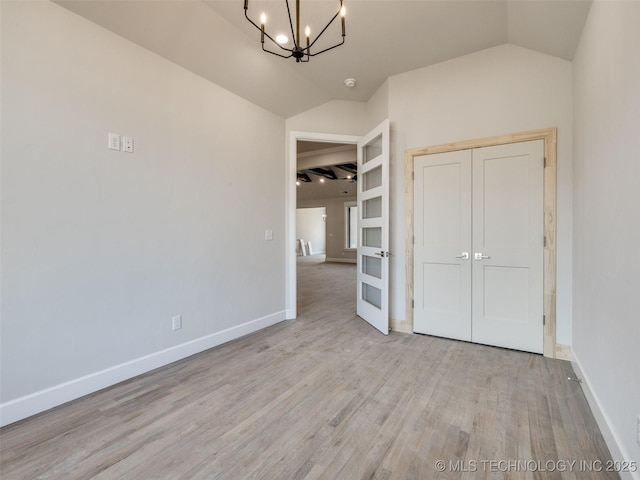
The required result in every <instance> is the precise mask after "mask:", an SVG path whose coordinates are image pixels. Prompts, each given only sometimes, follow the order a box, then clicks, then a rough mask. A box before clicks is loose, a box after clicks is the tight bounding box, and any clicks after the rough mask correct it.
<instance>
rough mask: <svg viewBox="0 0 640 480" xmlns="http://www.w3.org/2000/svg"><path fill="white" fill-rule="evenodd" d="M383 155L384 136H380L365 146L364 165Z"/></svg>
mask: <svg viewBox="0 0 640 480" xmlns="http://www.w3.org/2000/svg"><path fill="white" fill-rule="evenodd" d="M381 154H382V135H378V136H377V137H376V138H374V139H373V140H371V141H370V142H369V143H367V144H366V145H365V146H364V152H363V155H362V163H367V162H369V161H371V160H373V159H374V158H376V157H378V156H380V155H381Z"/></svg>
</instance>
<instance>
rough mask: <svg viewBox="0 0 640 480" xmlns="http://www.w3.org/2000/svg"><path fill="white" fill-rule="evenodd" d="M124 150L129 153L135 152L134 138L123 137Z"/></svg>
mask: <svg viewBox="0 0 640 480" xmlns="http://www.w3.org/2000/svg"><path fill="white" fill-rule="evenodd" d="M122 151H123V152H127V153H133V138H131V137H122Z"/></svg>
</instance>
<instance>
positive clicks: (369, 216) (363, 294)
mask: <svg viewBox="0 0 640 480" xmlns="http://www.w3.org/2000/svg"><path fill="white" fill-rule="evenodd" d="M357 206H358V261H357V264H358V273H357V282H358V289H357V292H358V293H357V295H358V297H357V300H356V310H357V313H358V316H360V317H362V318H363V319H364V320H366V321H367V322H368V323H370V324H371V325H372V326H373V327H375V328H377V329H378V330H379V331H380V332H382V333H384V334H385V335H387V334H388V333H389V255H390V254H389V120H385V121H384V122H382V123H381V124H380V125H378V126H377V127H376V128H374V129H373V130H372V131H371V132H369V134H367V135H366V136H364V137H363V138H362V140H360V141H359V142H358V198H357Z"/></svg>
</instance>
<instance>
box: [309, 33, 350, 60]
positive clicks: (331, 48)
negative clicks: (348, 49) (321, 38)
mask: <svg viewBox="0 0 640 480" xmlns="http://www.w3.org/2000/svg"><path fill="white" fill-rule="evenodd" d="M343 43H344V37H342V41H341V42H340V43H336V44H335V45H334V46H333V47H329V48H325V49H324V50H320V51H319V52H315V53H310V52H307V53H306V54H305V55H307V56H308V57H315V56H316V55H320V54H321V53H324V52H328V51H329V50H333V49H334V48H337V47H339V46H340V45H342V44H343Z"/></svg>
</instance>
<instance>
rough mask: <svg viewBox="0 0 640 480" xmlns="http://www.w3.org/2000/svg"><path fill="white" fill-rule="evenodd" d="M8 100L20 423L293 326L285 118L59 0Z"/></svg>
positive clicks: (45, 14)
mask: <svg viewBox="0 0 640 480" xmlns="http://www.w3.org/2000/svg"><path fill="white" fill-rule="evenodd" d="M2 102H3V103H2V152H1V153H2V326H1V327H2V353H1V355H2V356H1V364H2V367H1V368H2V370H1V373H2V389H1V390H2V392H1V395H2V396H1V400H0V401H1V402H2V411H1V413H2V421H3V422H4V423H7V422H11V421H13V420H16V419H17V418H21V417H23V416H26V415H29V414H31V413H35V411H38V410H42V409H45V408H49V407H51V406H53V405H54V404H56V403H62V402H64V401H66V400H69V399H70V398H73V397H75V396H78V395H82V394H84V393H87V392H88V391H92V390H96V389H98V388H101V387H103V386H106V385H108V384H111V383H115V382H117V381H119V380H121V379H123V378H127V377H128V376H132V375H135V374H137V373H141V371H145V370H148V369H150V368H154V367H155V366H158V365H159V364H163V363H168V362H170V361H172V360H175V359H176V358H180V357H182V356H185V355H189V354H191V353H194V352H195V351H198V350H202V349H204V348H207V347H210V346H212V345H215V344H217V343H220V342H221V341H224V340H228V339H230V338H233V337H235V336H239V335H242V334H245V333H248V332H249V331H252V330H255V329H257V328H259V327H261V326H265V325H268V324H270V323H274V322H275V321H279V320H282V319H283V318H284V280H285V279H284V267H283V265H284V233H283V231H284V191H285V186H284V177H285V175H284V165H283V161H282V160H283V157H284V145H283V142H284V139H285V136H284V127H285V124H284V120H283V119H281V118H279V117H277V116H275V115H273V114H271V113H269V112H267V111H265V110H263V109H260V108H258V107H256V106H255V105H253V104H251V103H249V102H247V101H245V100H242V99H240V98H239V97H237V96H235V95H233V94H231V93H229V92H228V91H226V90H223V89H222V88H220V87H217V86H216V85H213V84H211V83H209V82H207V81H205V80H204V79H202V78H200V77H198V76H196V75H194V74H192V73H190V72H188V71H186V70H184V69H182V68H180V67H177V66H176V65H175V64H173V63H171V62H169V61H167V60H164V59H162V58H160V57H158V56H156V55H155V54H152V53H150V52H148V51H146V50H144V49H142V48H140V47H138V46H137V45H135V44H133V43H130V42H128V41H126V40H124V39H122V38H121V37H118V36H116V35H115V34H113V33H110V32H108V31H107V30H105V29H103V28H101V27H98V26H96V25H94V24H92V23H91V22H89V21H87V20H85V19H83V18H81V17H79V16H76V15H75V14H73V13H71V12H69V11H68V10H66V9H64V8H62V7H59V6H57V5H55V4H53V3H51V2H8V1H3V2H2ZM108 132H116V133H119V134H121V135H129V136H132V137H134V138H135V153H133V154H127V153H123V152H116V151H112V150H107V148H106V146H107V133H108ZM246 132H251V135H249V136H247V135H246ZM249 192H250V193H249ZM265 229H272V230H273V232H274V240H273V241H265V240H264V230H265ZM246 265H250V266H251V268H250V269H249V268H243V266H246ZM247 298H250V300H251V301H247ZM178 314H181V315H182V316H183V323H184V327H183V328H182V330H179V331H176V332H173V331H172V330H171V317H172V316H173V315H178ZM254 321H255V322H254ZM250 322H254V323H250Z"/></svg>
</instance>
